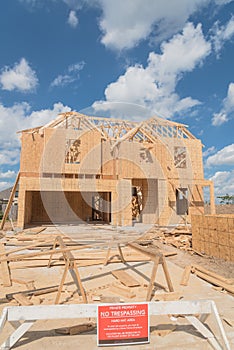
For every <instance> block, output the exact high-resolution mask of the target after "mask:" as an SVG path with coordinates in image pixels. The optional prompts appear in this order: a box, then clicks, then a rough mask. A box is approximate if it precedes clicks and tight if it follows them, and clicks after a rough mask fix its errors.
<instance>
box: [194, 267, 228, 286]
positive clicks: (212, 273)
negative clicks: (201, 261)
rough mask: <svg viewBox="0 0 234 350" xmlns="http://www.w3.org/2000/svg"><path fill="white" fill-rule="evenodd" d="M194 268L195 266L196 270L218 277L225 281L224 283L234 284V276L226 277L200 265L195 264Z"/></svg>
mask: <svg viewBox="0 0 234 350" xmlns="http://www.w3.org/2000/svg"><path fill="white" fill-rule="evenodd" d="M193 268H194V269H195V270H196V271H200V272H203V273H205V274H206V275H208V276H211V277H214V278H216V279H217V280H219V281H222V282H224V283H227V284H234V279H233V278H225V277H223V276H220V275H218V274H217V273H215V272H213V271H209V270H207V269H205V268H204V267H202V266H199V265H193ZM196 271H195V272H196Z"/></svg>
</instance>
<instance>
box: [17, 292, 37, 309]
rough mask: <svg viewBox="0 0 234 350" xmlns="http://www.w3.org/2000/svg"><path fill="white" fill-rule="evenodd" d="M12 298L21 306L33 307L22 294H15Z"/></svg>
mask: <svg viewBox="0 0 234 350" xmlns="http://www.w3.org/2000/svg"><path fill="white" fill-rule="evenodd" d="M13 298H14V299H15V300H16V301H17V302H18V303H19V304H20V305H23V306H30V305H33V303H32V302H31V301H30V300H29V299H28V298H27V297H26V295H24V294H23V293H16V294H14V295H13Z"/></svg>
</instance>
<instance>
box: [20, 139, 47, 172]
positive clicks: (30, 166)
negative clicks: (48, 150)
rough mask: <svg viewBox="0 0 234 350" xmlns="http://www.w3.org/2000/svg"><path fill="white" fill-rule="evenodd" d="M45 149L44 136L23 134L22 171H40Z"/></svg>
mask: <svg viewBox="0 0 234 350" xmlns="http://www.w3.org/2000/svg"><path fill="white" fill-rule="evenodd" d="M43 149H44V138H43V137H42V136H41V135H39V134H27V133H23V134H22V136H21V156H20V172H21V173H23V172H31V173H32V174H35V173H38V172H39V168H40V162H41V156H42V154H43Z"/></svg>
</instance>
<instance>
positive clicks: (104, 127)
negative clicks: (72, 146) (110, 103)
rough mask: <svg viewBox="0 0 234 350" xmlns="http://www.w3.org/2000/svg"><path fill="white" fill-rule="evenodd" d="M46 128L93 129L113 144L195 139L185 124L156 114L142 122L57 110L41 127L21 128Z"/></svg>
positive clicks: (34, 131)
mask: <svg viewBox="0 0 234 350" xmlns="http://www.w3.org/2000/svg"><path fill="white" fill-rule="evenodd" d="M46 128H65V129H75V130H92V129H96V130H98V131H99V132H100V133H101V135H102V137H103V138H104V139H111V140H115V141H116V142H115V143H114V145H115V146H116V145H117V144H119V143H120V142H122V141H124V140H126V139H134V140H136V141H138V142H143V141H145V142H150V143H154V142H156V140H158V139H159V140H162V139H164V138H178V139H182V138H188V139H196V137H195V136H194V135H193V134H191V132H190V131H188V129H187V125H184V124H180V123H176V122H172V121H169V120H166V119H162V118H159V117H157V116H155V117H152V118H150V119H148V120H145V121H143V122H134V121H128V120H123V119H114V118H104V117H95V116H86V115H84V114H81V113H78V112H73V111H71V112H65V113H61V114H59V115H58V117H57V118H56V119H54V120H52V121H51V122H49V123H47V124H46V125H44V126H42V127H38V128H33V129H27V130H22V131H21V132H31V133H36V132H39V133H40V134H43V132H44V130H45V129H46ZM114 145H113V147H114Z"/></svg>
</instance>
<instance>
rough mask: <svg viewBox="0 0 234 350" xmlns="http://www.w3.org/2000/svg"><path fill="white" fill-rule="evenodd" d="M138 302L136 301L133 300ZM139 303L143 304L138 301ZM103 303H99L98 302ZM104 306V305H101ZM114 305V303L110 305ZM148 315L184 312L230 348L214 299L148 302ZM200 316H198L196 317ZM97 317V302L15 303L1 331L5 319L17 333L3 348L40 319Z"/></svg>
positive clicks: (6, 349)
mask: <svg viewBox="0 0 234 350" xmlns="http://www.w3.org/2000/svg"><path fill="white" fill-rule="evenodd" d="M134 304H137V303H134ZM138 304H140V303H138ZM98 305H100V304H98ZM101 305H104V304H101ZM111 305H113V304H111ZM148 306H149V315H150V316H153V315H155V316H160V315H175V316H176V315H181V316H184V317H185V318H186V319H187V321H188V322H189V323H190V324H192V325H193V326H194V327H195V328H196V330H198V331H199V332H200V333H201V334H202V335H203V337H205V338H206V339H207V341H208V342H209V343H210V345H211V346H212V347H213V348H214V349H215V350H222V349H224V350H231V347H230V345H229V342H228V339H227V336H226V334H225V331H224V328H223V325H222V321H221V319H220V316H219V313H218V311H217V308H216V305H215V303H214V301H212V300H198V301H184V300H183V301H167V302H149V303H148ZM197 315H199V317H198V316H197ZM209 315H212V316H213V317H214V319H215V320H216V322H217V328H218V329H219V332H220V337H219V338H220V339H221V342H222V344H220V343H219V341H218V340H217V338H216V337H215V335H214V333H213V331H212V330H210V329H208V328H207V327H206V325H205V324H204V322H205V321H206V319H207V317H208V316H209ZM90 317H91V318H97V304H69V305H39V306H12V307H6V308H4V309H3V313H2V315H1V318H0V331H2V330H3V328H4V325H5V323H6V322H9V323H10V324H11V325H12V326H13V327H14V329H15V330H14V332H13V333H12V334H11V335H10V336H9V337H8V338H7V339H6V340H5V341H4V342H3V344H2V345H1V348H0V349H1V350H9V349H11V348H12V347H13V346H14V344H15V343H16V342H17V341H18V340H19V339H20V338H21V337H22V336H23V335H24V334H25V333H26V332H27V331H28V330H29V329H30V327H31V326H32V325H33V324H34V323H35V322H36V321H37V320H52V319H55V320H56V319H78V318H90Z"/></svg>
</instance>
